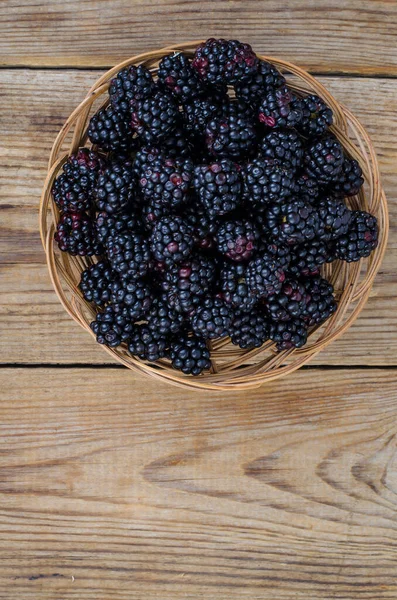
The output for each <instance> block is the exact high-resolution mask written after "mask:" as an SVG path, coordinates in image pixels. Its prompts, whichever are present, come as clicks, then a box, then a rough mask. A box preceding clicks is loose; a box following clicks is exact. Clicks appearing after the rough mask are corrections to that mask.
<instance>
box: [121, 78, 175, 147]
mask: <svg viewBox="0 0 397 600" xmlns="http://www.w3.org/2000/svg"><path fill="white" fill-rule="evenodd" d="M178 115H179V112H178V106H177V105H176V104H175V101H174V99H173V97H172V95H171V94H170V93H169V92H167V91H160V90H158V91H157V92H156V93H155V94H153V96H150V98H144V99H143V100H136V101H134V102H133V104H132V113H131V125H132V128H133V129H134V130H135V131H136V132H137V133H138V135H139V136H140V137H141V138H142V139H143V140H144V142H145V143H147V144H151V143H152V142H155V141H157V140H158V141H161V140H162V139H165V138H166V137H167V136H169V135H170V134H171V133H172V131H174V129H175V128H176V126H177V123H178Z"/></svg>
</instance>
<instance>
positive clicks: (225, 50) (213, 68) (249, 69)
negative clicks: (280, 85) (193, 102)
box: [192, 38, 258, 85]
mask: <svg viewBox="0 0 397 600" xmlns="http://www.w3.org/2000/svg"><path fill="white" fill-rule="evenodd" d="M192 67H193V69H195V70H196V71H197V73H198V74H199V76H200V77H201V78H202V79H203V80H204V81H205V82H207V83H209V84H211V85H214V84H224V83H226V84H228V85H233V84H234V83H238V82H239V81H243V80H244V79H247V78H249V77H251V76H252V75H254V74H255V73H256V71H257V69H258V58H257V57H256V55H255V53H254V51H253V50H252V48H251V46H250V45H249V44H242V43H241V42H239V41H237V40H224V39H219V40H217V39H214V38H210V39H208V40H207V41H206V42H204V43H202V44H200V46H198V48H197V49H196V52H195V55H194V58H193V62H192Z"/></svg>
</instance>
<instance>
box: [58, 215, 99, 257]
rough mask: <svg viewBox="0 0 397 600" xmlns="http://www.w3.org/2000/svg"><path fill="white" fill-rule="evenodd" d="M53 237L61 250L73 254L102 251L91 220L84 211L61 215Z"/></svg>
mask: <svg viewBox="0 0 397 600" xmlns="http://www.w3.org/2000/svg"><path fill="white" fill-rule="evenodd" d="M54 239H55V241H56V242H57V244H58V247H59V249H60V250H62V252H68V254H72V255H73V256H93V255H94V254H96V255H99V254H102V252H103V248H102V245H101V244H100V243H99V242H98V240H97V238H96V231H95V228H94V226H93V223H92V220H91V219H90V218H89V217H88V216H87V215H86V214H85V213H71V214H69V213H64V214H63V215H61V217H60V219H59V223H58V225H57V230H56V232H55V235H54Z"/></svg>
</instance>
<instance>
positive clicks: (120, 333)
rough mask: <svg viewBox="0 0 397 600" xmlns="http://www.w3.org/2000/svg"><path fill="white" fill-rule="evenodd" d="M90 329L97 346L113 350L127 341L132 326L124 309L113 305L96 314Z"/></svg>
mask: <svg viewBox="0 0 397 600" xmlns="http://www.w3.org/2000/svg"><path fill="white" fill-rule="evenodd" d="M90 327H91V329H92V331H93V332H94V333H95V335H96V341H97V342H98V344H105V346H110V348H115V347H116V346H120V344H121V343H122V342H127V341H128V340H129V338H130V335H131V334H132V331H133V328H134V325H133V323H132V321H131V318H130V316H129V314H128V310H127V309H126V307H124V306H120V305H118V304H115V305H110V306H106V308H105V310H104V311H103V312H100V313H98V314H97V316H96V319H95V321H92V323H91V325H90Z"/></svg>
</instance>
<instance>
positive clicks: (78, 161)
mask: <svg viewBox="0 0 397 600" xmlns="http://www.w3.org/2000/svg"><path fill="white" fill-rule="evenodd" d="M104 164H105V161H104V159H103V158H102V157H101V156H100V155H99V154H98V153H97V152H94V151H93V150H88V149H87V148H80V149H79V150H78V151H77V152H76V154H72V155H71V156H69V158H68V160H67V161H66V163H65V164H64V165H63V173H62V174H61V175H60V176H59V177H58V178H57V179H56V180H55V181H54V185H53V187H52V195H53V197H54V201H55V204H56V205H57V207H58V208H59V210H60V211H61V212H68V213H72V212H73V213H74V212H84V211H85V210H89V209H90V208H91V207H92V203H93V190H94V188H95V184H96V181H97V178H98V173H99V171H100V170H101V169H102V168H103V167H104Z"/></svg>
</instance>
